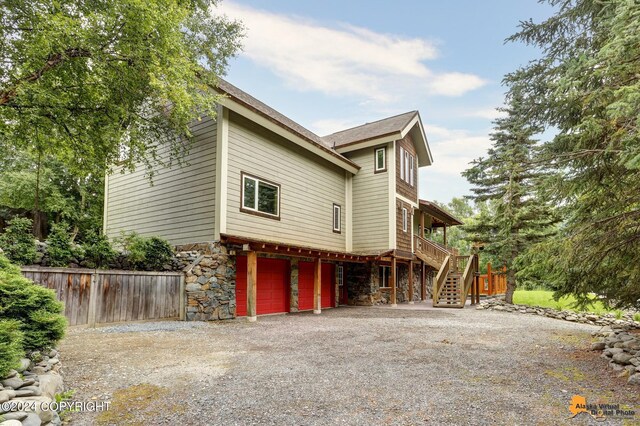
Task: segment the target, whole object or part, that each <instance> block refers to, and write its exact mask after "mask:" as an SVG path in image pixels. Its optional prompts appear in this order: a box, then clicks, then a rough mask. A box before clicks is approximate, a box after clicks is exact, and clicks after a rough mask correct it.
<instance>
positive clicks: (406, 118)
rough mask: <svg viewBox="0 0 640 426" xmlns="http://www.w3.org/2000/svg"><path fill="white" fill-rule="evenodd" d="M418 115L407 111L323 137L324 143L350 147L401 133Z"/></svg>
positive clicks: (416, 112) (415, 112)
mask: <svg viewBox="0 0 640 426" xmlns="http://www.w3.org/2000/svg"><path fill="white" fill-rule="evenodd" d="M417 114H418V111H409V112H405V113H404V114H399V115H395V116H393V117H388V118H383V119H382V120H378V121H374V122H372V123H366V124H362V125H360V126H356V127H352V128H351V129H347V130H342V131H339V132H336V133H332V134H330V135H327V136H324V137H323V138H322V139H324V141H325V142H327V143H328V144H330V145H331V146H332V147H336V148H337V147H339V146H344V145H350V144H353V143H358V142H365V141H368V140H371V139H377V138H379V137H384V136H388V135H392V134H395V133H398V132H402V131H403V130H404V129H405V127H407V126H408V125H409V123H410V122H411V120H413V118H414V117H415V116H416V115H417Z"/></svg>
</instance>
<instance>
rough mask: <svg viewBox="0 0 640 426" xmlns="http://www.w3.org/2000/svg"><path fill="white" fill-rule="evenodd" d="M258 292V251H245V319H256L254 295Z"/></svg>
mask: <svg viewBox="0 0 640 426" xmlns="http://www.w3.org/2000/svg"><path fill="white" fill-rule="evenodd" d="M257 294H258V253H256V252H255V251H250V252H247V320H249V321H255V320H257V319H258V316H257V314H256V296H257Z"/></svg>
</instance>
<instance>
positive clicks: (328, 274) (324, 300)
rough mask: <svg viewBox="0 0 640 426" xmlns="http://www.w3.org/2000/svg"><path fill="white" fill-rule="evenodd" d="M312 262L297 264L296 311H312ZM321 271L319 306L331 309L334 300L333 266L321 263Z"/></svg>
mask: <svg viewBox="0 0 640 426" xmlns="http://www.w3.org/2000/svg"><path fill="white" fill-rule="evenodd" d="M313 268H314V263H313V262H299V263H298V310H300V311H307V310H311V309H313ZM321 268H322V270H321V277H320V280H321V292H322V294H321V297H320V299H321V306H322V307H323V308H333V307H334V306H335V305H334V300H335V275H336V274H335V265H334V264H332V263H323V264H322V267H321Z"/></svg>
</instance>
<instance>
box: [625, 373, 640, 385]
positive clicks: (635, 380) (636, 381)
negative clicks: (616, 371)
mask: <svg viewBox="0 0 640 426" xmlns="http://www.w3.org/2000/svg"><path fill="white" fill-rule="evenodd" d="M627 383H631V384H632V385H640V373H636V374H632V375H631V376H629V380H627Z"/></svg>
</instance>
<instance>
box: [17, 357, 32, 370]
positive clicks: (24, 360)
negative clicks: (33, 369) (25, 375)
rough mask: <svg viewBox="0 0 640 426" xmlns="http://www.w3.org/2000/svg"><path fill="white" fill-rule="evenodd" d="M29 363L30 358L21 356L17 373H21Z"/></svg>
mask: <svg viewBox="0 0 640 426" xmlns="http://www.w3.org/2000/svg"><path fill="white" fill-rule="evenodd" d="M29 365H31V360H30V359H29V358H22V359H21V360H20V366H19V367H18V373H22V372H23V371H24V370H26V369H27V368H29Z"/></svg>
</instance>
